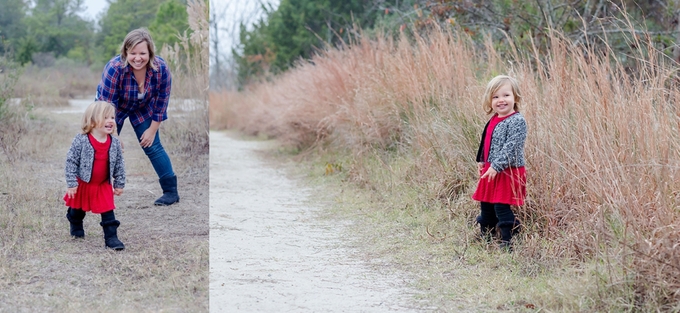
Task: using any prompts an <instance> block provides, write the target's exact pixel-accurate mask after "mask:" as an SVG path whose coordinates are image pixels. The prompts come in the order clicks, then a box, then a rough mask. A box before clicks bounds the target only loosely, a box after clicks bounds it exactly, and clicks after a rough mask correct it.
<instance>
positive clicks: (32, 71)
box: [14, 59, 101, 107]
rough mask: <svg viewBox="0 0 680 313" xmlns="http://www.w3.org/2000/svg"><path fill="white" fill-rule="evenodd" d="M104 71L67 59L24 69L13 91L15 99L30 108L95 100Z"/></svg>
mask: <svg viewBox="0 0 680 313" xmlns="http://www.w3.org/2000/svg"><path fill="white" fill-rule="evenodd" d="M100 80H101V69H99V71H93V70H92V69H91V68H89V67H87V66H86V65H82V64H77V63H74V62H72V61H69V60H67V59H63V60H60V61H59V62H57V63H56V64H54V65H53V66H51V67H38V66H35V65H30V66H27V67H25V68H24V71H23V75H21V77H20V78H19V81H18V82H17V85H16V87H15V90H14V97H15V98H21V99H23V102H24V103H25V104H27V105H30V106H35V107H46V106H68V100H69V99H85V98H86V99H94V95H95V92H96V90H97V84H98V83H99V81H100Z"/></svg>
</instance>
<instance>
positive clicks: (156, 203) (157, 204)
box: [153, 200, 179, 206]
mask: <svg viewBox="0 0 680 313" xmlns="http://www.w3.org/2000/svg"><path fill="white" fill-rule="evenodd" d="M175 203H179V200H177V201H175V202H173V203H170V204H168V203H158V202H154V203H153V205H155V206H170V205H173V204H175Z"/></svg>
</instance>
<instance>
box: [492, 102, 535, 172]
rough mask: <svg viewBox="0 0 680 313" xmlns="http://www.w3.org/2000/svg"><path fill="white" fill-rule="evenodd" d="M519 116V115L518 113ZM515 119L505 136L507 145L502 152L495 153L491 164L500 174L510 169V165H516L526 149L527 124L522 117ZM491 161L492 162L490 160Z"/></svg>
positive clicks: (504, 144)
mask: <svg viewBox="0 0 680 313" xmlns="http://www.w3.org/2000/svg"><path fill="white" fill-rule="evenodd" d="M517 114H519V113H517ZM518 117H519V118H515V119H514V120H512V121H509V122H511V123H510V125H508V129H507V133H506V134H505V143H503V147H502V148H501V150H500V151H498V152H497V153H495V156H494V159H493V161H492V162H491V167H492V168H493V169H494V170H495V171H496V172H498V173H500V172H502V171H503V170H504V169H506V168H508V167H509V166H510V164H513V165H514V164H515V163H516V162H512V161H516V158H518V157H519V155H520V153H521V152H522V149H524V141H526V138H527V123H526V121H525V120H524V117H522V116H521V115H519V116H518ZM490 161H491V160H490Z"/></svg>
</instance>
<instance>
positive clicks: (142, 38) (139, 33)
mask: <svg viewBox="0 0 680 313" xmlns="http://www.w3.org/2000/svg"><path fill="white" fill-rule="evenodd" d="M142 42H146V46H147V47H149V63H147V66H150V67H151V68H152V69H154V70H158V69H157V68H156V64H154V58H155V57H156V52H155V51H156V49H155V46H154V44H153V39H151V34H150V33H149V31H148V30H147V29H146V28H137V29H135V30H133V31H131V32H129V33H128V34H127V35H126V36H125V39H124V40H123V44H122V45H121V46H120V60H121V61H122V62H123V67H125V66H127V65H128V61H127V54H128V51H130V50H132V49H133V48H134V47H135V46H136V45H138V44H140V43H142Z"/></svg>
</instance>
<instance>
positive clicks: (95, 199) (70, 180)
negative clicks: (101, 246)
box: [64, 101, 125, 250]
mask: <svg viewBox="0 0 680 313" xmlns="http://www.w3.org/2000/svg"><path fill="white" fill-rule="evenodd" d="M115 116H116V109H115V108H114V107H113V106H112V105H111V104H110V103H108V102H103V101H96V102H94V103H92V104H90V105H89V106H88V107H87V109H85V114H84V115H83V119H82V126H81V128H82V133H80V134H78V135H76V137H75V138H74V139H73V142H72V143H71V148H70V149H69V150H68V153H67V155H66V170H65V173H66V185H67V188H68V189H67V190H66V195H64V201H65V204H66V206H67V207H68V210H67V212H66V218H67V219H68V221H69V222H70V223H71V236H74V237H76V238H83V237H85V231H84V230H83V218H85V212H88V211H89V212H92V213H94V214H101V216H102V221H101V223H100V224H99V225H101V226H102V228H103V229H104V242H105V243H106V247H108V248H111V249H114V250H123V249H125V245H123V243H122V242H120V240H118V235H117V229H118V226H119V225H120V222H119V221H117V220H116V217H115V215H114V214H113V209H114V208H115V205H114V204H113V195H114V194H115V195H117V196H120V195H121V194H122V193H123V188H124V187H125V163H124V161H123V151H122V148H121V145H120V141H119V140H118V138H116V137H113V136H111V134H112V133H113V132H114V131H115V130H116V120H115ZM112 184H113V186H112Z"/></svg>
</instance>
